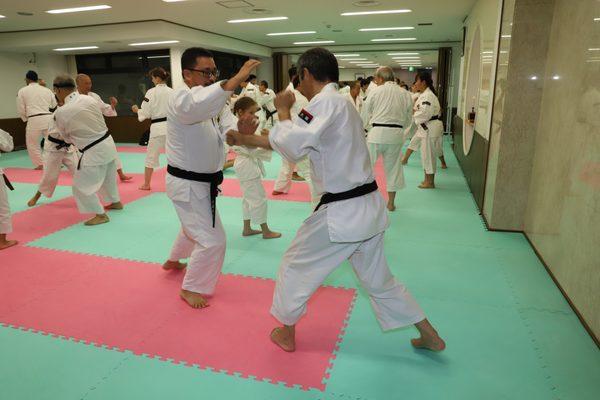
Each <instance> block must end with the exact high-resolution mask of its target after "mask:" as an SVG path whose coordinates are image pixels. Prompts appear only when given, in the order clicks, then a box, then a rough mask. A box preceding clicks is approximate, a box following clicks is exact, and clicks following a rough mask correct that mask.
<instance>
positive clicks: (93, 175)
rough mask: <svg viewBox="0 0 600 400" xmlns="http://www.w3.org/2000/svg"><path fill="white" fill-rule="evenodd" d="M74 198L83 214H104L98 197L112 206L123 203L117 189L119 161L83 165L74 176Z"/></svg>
mask: <svg viewBox="0 0 600 400" xmlns="http://www.w3.org/2000/svg"><path fill="white" fill-rule="evenodd" d="M73 196H74V197H75V201H76V202H77V208H78V209H79V212H80V213H82V214H88V213H94V214H104V212H105V211H104V208H103V207H102V203H101V202H100V199H99V198H98V196H100V197H102V198H103V200H104V201H106V202H108V203H110V204H112V203H117V202H119V201H121V198H120V197H119V189H118V187H117V159H115V160H113V161H111V162H109V163H107V164H102V165H90V166H86V165H82V166H81V169H79V170H75V175H74V176H73Z"/></svg>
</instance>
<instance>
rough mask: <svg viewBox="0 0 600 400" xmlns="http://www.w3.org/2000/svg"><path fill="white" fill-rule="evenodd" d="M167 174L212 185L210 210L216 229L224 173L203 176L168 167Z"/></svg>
mask: <svg viewBox="0 0 600 400" xmlns="http://www.w3.org/2000/svg"><path fill="white" fill-rule="evenodd" d="M167 172H168V173H169V174H171V175H173V176H174V177H177V178H181V179H187V180H188V181H195V182H207V183H210V210H211V212H212V226H213V228H214V227H215V215H216V213H217V207H216V205H217V196H218V195H219V191H220V190H219V185H220V184H221V183H223V171H218V172H215V173H213V174H202V173H199V172H193V171H186V170H183V169H179V168H177V167H173V166H172V165H167Z"/></svg>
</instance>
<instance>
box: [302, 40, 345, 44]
mask: <svg viewBox="0 0 600 400" xmlns="http://www.w3.org/2000/svg"><path fill="white" fill-rule="evenodd" d="M327 43H335V40H315V41H312V42H294V44H296V45H302V44H327Z"/></svg>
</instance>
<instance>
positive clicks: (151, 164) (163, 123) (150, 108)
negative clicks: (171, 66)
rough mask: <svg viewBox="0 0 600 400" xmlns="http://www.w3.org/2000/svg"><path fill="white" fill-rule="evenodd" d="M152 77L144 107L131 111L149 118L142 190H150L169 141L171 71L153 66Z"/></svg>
mask: <svg viewBox="0 0 600 400" xmlns="http://www.w3.org/2000/svg"><path fill="white" fill-rule="evenodd" d="M150 78H151V79H152V83H154V87H153V88H151V89H149V90H148V91H147V92H146V96H145V97H144V101H143V102H142V107H141V108H139V107H138V106H136V105H133V106H132V107H131V111H133V112H134V113H136V114H137V116H138V120H139V121H140V122H142V121H144V120H146V119H149V120H150V121H151V125H150V140H148V148H147V150H146V168H145V169H144V184H143V185H142V186H140V190H150V189H151V188H150V182H151V181H152V173H153V172H154V169H155V168H158V167H159V166H160V163H159V157H160V151H161V150H164V149H165V144H166V141H167V105H168V103H169V97H170V96H171V94H172V93H173V89H171V88H170V87H168V86H167V79H169V73H168V72H167V71H165V70H164V69H163V68H161V67H157V68H153V69H152V70H151V71H150Z"/></svg>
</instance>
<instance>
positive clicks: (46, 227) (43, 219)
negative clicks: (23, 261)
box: [3, 176, 150, 255]
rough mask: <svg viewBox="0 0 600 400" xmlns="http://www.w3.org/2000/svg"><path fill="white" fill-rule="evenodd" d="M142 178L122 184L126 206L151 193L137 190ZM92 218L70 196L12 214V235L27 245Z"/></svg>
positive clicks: (122, 199)
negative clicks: (80, 210) (80, 209)
mask: <svg viewBox="0 0 600 400" xmlns="http://www.w3.org/2000/svg"><path fill="white" fill-rule="evenodd" d="M142 181H143V177H141V176H134V178H133V179H132V180H131V181H128V182H121V183H120V184H119V193H120V195H121V202H122V203H123V204H125V205H126V204H127V203H131V202H133V201H135V200H138V199H140V198H142V197H144V196H147V195H149V194H150V192H148V191H142V190H138V189H137V188H138V186H139V184H140V183H141V182H142ZM111 212H120V211H111ZM109 215H110V212H109ZM89 218H90V215H89V214H80V213H79V211H78V210H77V204H76V203H75V199H74V198H73V197H68V198H66V199H62V200H58V201H54V202H51V203H46V204H42V205H39V206H37V207H33V208H31V209H28V210H25V211H21V212H18V213H15V214H14V215H13V216H12V222H13V233H12V234H11V236H10V237H11V239H16V240H18V241H19V242H21V244H24V243H27V242H31V241H34V240H37V239H39V238H41V237H44V236H47V235H50V234H52V233H54V232H56V231H59V230H61V229H65V228H68V227H69V226H71V225H74V224H77V223H80V222H83V221H85V220H86V219H89ZM3 255H4V253H3Z"/></svg>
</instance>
